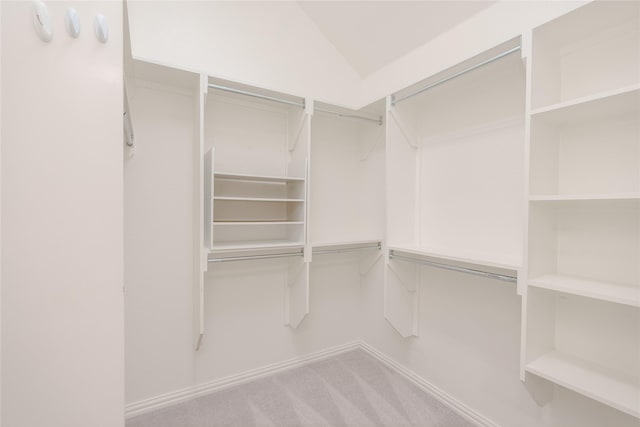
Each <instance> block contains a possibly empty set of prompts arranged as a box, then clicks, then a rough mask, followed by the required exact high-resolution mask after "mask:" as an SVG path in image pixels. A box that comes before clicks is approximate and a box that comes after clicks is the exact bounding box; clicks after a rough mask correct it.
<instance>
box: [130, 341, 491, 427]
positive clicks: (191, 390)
mask: <svg viewBox="0 0 640 427" xmlns="http://www.w3.org/2000/svg"><path fill="white" fill-rule="evenodd" d="M356 349H361V350H363V351H365V352H366V353H367V354H369V355H371V356H372V357H374V358H376V359H377V360H379V361H380V362H381V363H383V364H384V365H386V366H387V367H389V368H390V369H392V370H394V371H395V372H397V373H399V374H400V375H402V376H403V377H405V378H406V379H407V380H409V381H411V382H412V383H413V384H415V385H416V386H417V387H418V388H420V389H422V390H424V391H425V392H427V393H429V394H431V395H432V396H434V397H435V398H437V399H438V400H440V401H441V402H442V403H443V404H444V405H447V406H449V407H450V408H451V409H453V410H454V411H456V412H457V413H459V414H460V415H461V416H463V417H464V418H466V419H467V420H469V421H470V422H472V423H474V424H477V425H478V426H482V427H499V426H498V424H496V423H494V422H493V421H491V420H490V419H488V418H486V417H485V416H484V415H482V414H480V413H478V412H476V411H475V410H473V409H472V408H470V407H469V406H467V405H465V404H464V403H462V402H460V401H459V400H457V399H456V398H454V397H453V396H451V395H449V394H447V393H446V392H444V391H442V390H441V389H439V388H438V387H436V386H435V385H433V384H431V383H430V382H428V381H426V380H425V379H424V378H422V377H421V376H419V375H418V374H416V373H415V372H413V371H411V370H410V369H407V368H405V367H404V366H402V365H400V364H399V363H397V362H396V361H394V360H393V359H391V358H390V357H388V356H387V355H385V354H384V353H382V352H380V351H378V350H377V349H375V348H374V347H372V346H370V345H369V344H367V343H365V342H363V341H353V342H350V343H347V344H343V345H339V346H336V347H331V348H328V349H325V350H321V351H318V352H315V353H311V354H308V355H306V356H302V357H296V358H293V359H289V360H285V361H284V362H279V363H274V364H272V365H268V366H264V367H262V368H258V369H253V370H250V371H246V372H243V373H241V374H237V375H231V376H228V377H225V378H221V379H218V380H215V381H211V382H208V383H204V384H200V385H197V386H193V387H187V388H183V389H181V390H176V391H172V392H170V393H166V394H162V395H159V396H155V397H152V398H149V399H145V400H141V401H138V402H134V403H130V404H128V405H126V406H125V418H131V417H134V416H136V415H141V414H144V413H146V412H150V411H154V410H157V409H160V408H164V407H167V406H171V405H175V404H177V403H180V402H184V401H186V400H190V399H194V398H196V397H199V396H203V395H206V394H209V393H212V392H215V391H219V390H222V389H225V388H228V387H233V386H236V385H239V384H243V383H246V382H249V381H253V380H256V379H258V378H262V377H265V376H268V375H273V374H275V373H278V372H281V371H285V370H287V369H292V368H297V367H299V366H304V365H307V364H309V363H312V362H315V361H318V360H322V359H326V358H328V357H331V356H335V355H337V354H340V353H345V352H347V351H351V350H356Z"/></svg>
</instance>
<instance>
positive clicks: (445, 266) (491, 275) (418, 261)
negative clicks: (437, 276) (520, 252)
mask: <svg viewBox="0 0 640 427" xmlns="http://www.w3.org/2000/svg"><path fill="white" fill-rule="evenodd" d="M393 258H395V259H399V260H403V261H409V262H414V263H416V264H422V265H428V266H430V267H436V268H441V269H444V270H451V271H457V272H459V273H467V274H473V275H474V276H481V277H488V278H490V279H497V280H503V281H505V282H511V283H516V282H517V281H518V278H517V277H515V276H508V275H506V274H499V273H490V272H488V271H482V270H474V269H473V268H465V267H457V266H455V265H449V264H441V263H439V262H434V261H427V260H424V259H418V258H411V257H406V256H402V255H396V254H395V253H394V251H389V259H393Z"/></svg>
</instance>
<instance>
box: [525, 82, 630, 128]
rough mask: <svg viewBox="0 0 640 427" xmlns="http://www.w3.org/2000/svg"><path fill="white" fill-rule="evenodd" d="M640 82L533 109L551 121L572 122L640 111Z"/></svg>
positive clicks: (535, 114)
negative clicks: (639, 109)
mask: <svg viewBox="0 0 640 427" xmlns="http://www.w3.org/2000/svg"><path fill="white" fill-rule="evenodd" d="M639 101H640V84H634V85H631V86H626V87H623V88H618V89H614V90H608V91H605V92H600V93H597V94H594V95H589V96H585V97H581V98H577V99H572V100H570V101H564V102H559V103H557V104H553V105H549V106H546V107H542V108H537V109H535V110H533V111H531V115H532V116H535V117H542V118H544V120H547V121H549V122H551V123H563V124H567V123H572V122H578V121H586V120H593V119H599V118H602V117H610V116H616V115H620V114H624V113H630V112H633V111H638V107H639V105H638V103H639Z"/></svg>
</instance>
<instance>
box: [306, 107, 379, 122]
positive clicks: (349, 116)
mask: <svg viewBox="0 0 640 427" xmlns="http://www.w3.org/2000/svg"><path fill="white" fill-rule="evenodd" d="M314 110H315V111H320V112H323V113H328V114H334V115H336V116H338V117H344V118H347V119H358V120H366V121H369V122H373V123H377V124H378V126H382V117H381V116H379V117H378V118H377V119H372V118H371V117H365V116H359V115H357V114H346V113H340V112H338V111H333V110H325V109H324V108H320V107H314Z"/></svg>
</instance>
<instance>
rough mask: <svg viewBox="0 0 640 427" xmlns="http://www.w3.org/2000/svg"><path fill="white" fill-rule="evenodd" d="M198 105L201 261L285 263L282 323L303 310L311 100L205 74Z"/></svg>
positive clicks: (298, 318) (295, 320)
mask: <svg viewBox="0 0 640 427" xmlns="http://www.w3.org/2000/svg"><path fill="white" fill-rule="evenodd" d="M205 92H206V93H207V95H206V101H207V102H206V107H205V111H204V123H205V126H204V128H205V129H204V146H205V151H206V154H205V153H203V159H204V162H203V163H204V172H205V173H204V195H203V200H204V205H205V206H204V221H203V232H202V234H203V235H204V247H205V248H206V250H207V252H208V259H207V261H208V262H207V264H208V268H209V269H211V268H214V267H213V266H217V267H215V268H224V267H222V265H223V264H224V263H228V262H250V261H254V260H270V261H271V262H277V263H285V267H286V268H285V269H284V271H285V272H286V273H285V274H283V276H282V280H283V283H284V284H285V286H284V288H285V306H284V318H285V323H286V324H287V325H289V326H291V327H294V328H295V327H297V326H298V325H300V323H301V322H302V320H303V319H304V317H305V316H306V314H307V313H308V312H309V261H310V254H309V252H310V249H309V246H308V243H307V240H308V239H307V216H308V215H307V198H308V196H307V194H308V169H309V139H310V137H309V132H310V117H311V112H312V107H313V103H312V102H310V101H309V100H303V99H301V98H296V97H292V96H288V95H283V94H277V93H273V92H269V91H265V90H261V89H258V88H251V87H247V86H243V85H239V84H236V83H232V82H224V81H220V80H215V79H211V78H209V79H208V80H207V82H206V91H205Z"/></svg>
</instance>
